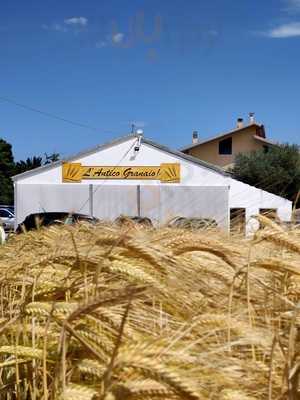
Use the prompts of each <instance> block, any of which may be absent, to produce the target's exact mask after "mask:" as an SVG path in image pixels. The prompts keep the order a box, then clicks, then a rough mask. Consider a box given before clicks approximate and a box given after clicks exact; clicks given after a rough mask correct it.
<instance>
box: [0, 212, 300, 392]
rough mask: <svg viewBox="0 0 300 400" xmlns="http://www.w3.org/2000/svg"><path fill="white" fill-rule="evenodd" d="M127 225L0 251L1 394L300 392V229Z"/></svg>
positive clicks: (71, 229)
mask: <svg viewBox="0 0 300 400" xmlns="http://www.w3.org/2000/svg"><path fill="white" fill-rule="evenodd" d="M261 223H262V225H263V229H261V230H260V231H259V232H258V233H257V234H256V236H255V237H254V238H253V239H251V240H249V239H244V238H242V237H229V236H226V235H225V234H221V233H218V232H216V231H206V230H202V231H201V230H199V231H189V230H180V229H175V228H160V229H151V228H145V227H140V226H136V225H134V224H131V223H129V222H128V224H124V225H123V226H122V227H120V226H113V225H103V224H99V225H88V224H84V223H79V224H77V225H74V226H53V227H51V228H48V229H40V230H39V231H35V232H28V233H26V234H21V235H17V236H15V237H14V238H13V239H11V240H10V241H9V242H8V243H7V244H6V245H5V246H2V247H1V248H0V333H1V335H0V399H1V400H2V399H8V400H12V399H20V400H24V399H26V400H27V399H28V400H39V399H43V400H48V399H49V400H50V399H61V400H81V399H82V400H83V399H84V400H89V399H103V400H104V399H107V400H114V399H115V400H124V399H125V400H131V399H132V400H139V399H149V400H152V399H172V400H173V399H174V400H175V399H187V400H200V399H220V400H251V399H278V400H279V399H298V398H299V396H300V387H299V372H300V334H299V325H300V303H299V295H300V240H299V239H300V229H298V228H297V227H295V228H292V229H289V230H288V231H287V230H286V229H287V228H284V227H281V226H279V225H276V224H275V223H273V222H271V221H270V220H268V219H266V218H263V217H261Z"/></svg>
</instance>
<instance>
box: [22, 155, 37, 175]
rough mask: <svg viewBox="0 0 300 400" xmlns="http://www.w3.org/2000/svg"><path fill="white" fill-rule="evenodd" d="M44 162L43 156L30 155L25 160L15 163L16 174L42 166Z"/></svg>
mask: <svg viewBox="0 0 300 400" xmlns="http://www.w3.org/2000/svg"><path fill="white" fill-rule="evenodd" d="M42 162H43V158H42V157H39V156H33V157H31V158H30V157H28V158H27V159H26V160H25V161H23V160H20V161H18V162H16V164H15V174H16V175H17V174H22V173H23V172H26V171H30V170H31V169H34V168H37V167H40V166H41V165H42Z"/></svg>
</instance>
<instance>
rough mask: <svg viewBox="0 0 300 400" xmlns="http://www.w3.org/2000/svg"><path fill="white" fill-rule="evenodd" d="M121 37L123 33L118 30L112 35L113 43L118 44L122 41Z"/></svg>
mask: <svg viewBox="0 0 300 400" xmlns="http://www.w3.org/2000/svg"><path fill="white" fill-rule="evenodd" d="M123 39H124V33H122V32H118V33H115V34H114V35H112V41H113V43H116V44H120V43H122V42H123Z"/></svg>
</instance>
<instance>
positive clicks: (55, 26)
mask: <svg viewBox="0 0 300 400" xmlns="http://www.w3.org/2000/svg"><path fill="white" fill-rule="evenodd" d="M42 28H43V29H45V30H47V31H56V32H67V30H68V29H67V28H66V27H65V26H63V25H61V24H51V25H46V24H43V25H42Z"/></svg>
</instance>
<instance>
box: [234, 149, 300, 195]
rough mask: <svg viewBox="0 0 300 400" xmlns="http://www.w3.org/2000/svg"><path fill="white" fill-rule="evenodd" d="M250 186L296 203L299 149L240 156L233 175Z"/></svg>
mask: <svg viewBox="0 0 300 400" xmlns="http://www.w3.org/2000/svg"><path fill="white" fill-rule="evenodd" d="M231 172H232V173H233V175H234V177H235V178H236V179H238V180H240V181H242V182H245V183H248V184H249V185H252V186H256V187H258V188H260V189H263V190H266V191H268V192H271V193H274V194H276V195H279V196H283V197H285V198H287V199H289V200H295V198H296V196H297V193H298V191H299V190H300V153H299V146H297V145H289V144H284V145H280V146H272V147H270V148H269V149H268V151H267V152H265V151H264V150H259V151H255V152H252V153H248V154H239V155H237V157H236V160H235V165H234V167H233V169H232V171H231Z"/></svg>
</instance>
